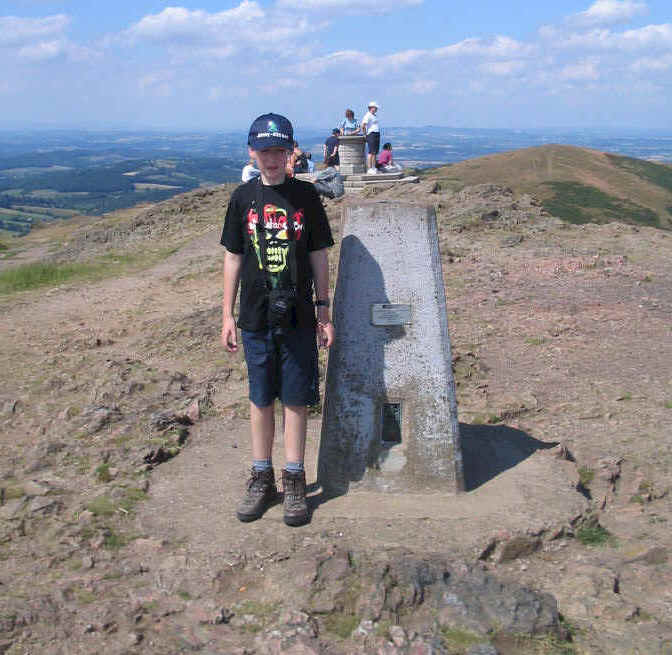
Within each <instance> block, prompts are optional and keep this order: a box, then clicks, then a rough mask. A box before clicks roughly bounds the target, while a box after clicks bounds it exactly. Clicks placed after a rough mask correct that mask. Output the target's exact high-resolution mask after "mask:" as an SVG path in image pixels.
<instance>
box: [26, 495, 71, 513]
mask: <svg viewBox="0 0 672 655" xmlns="http://www.w3.org/2000/svg"><path fill="white" fill-rule="evenodd" d="M63 508H64V504H63V503H62V502H61V501H60V500H59V499H58V498H53V497H42V496H38V497H36V498H33V500H32V501H31V503H30V506H29V507H28V511H29V512H30V513H31V514H58V513H59V512H61V511H62V510H63Z"/></svg>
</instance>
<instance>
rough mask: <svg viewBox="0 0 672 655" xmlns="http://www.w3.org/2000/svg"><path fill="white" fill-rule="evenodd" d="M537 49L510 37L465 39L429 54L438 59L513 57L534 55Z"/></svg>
mask: <svg viewBox="0 0 672 655" xmlns="http://www.w3.org/2000/svg"><path fill="white" fill-rule="evenodd" d="M534 49H535V47H534V46H533V45H531V44H527V43H521V42H520V41H516V40H515V39H511V38H509V37H508V36H496V37H494V38H492V39H475V38H471V39H464V40H463V41H460V42H459V43H455V44H453V45H449V46H444V47H441V48H435V49H434V50H431V51H429V52H431V53H433V55H434V56H437V57H444V56H445V57H453V56H459V55H474V56H486V57H512V56H525V55H529V54H532V52H533V51H534Z"/></svg>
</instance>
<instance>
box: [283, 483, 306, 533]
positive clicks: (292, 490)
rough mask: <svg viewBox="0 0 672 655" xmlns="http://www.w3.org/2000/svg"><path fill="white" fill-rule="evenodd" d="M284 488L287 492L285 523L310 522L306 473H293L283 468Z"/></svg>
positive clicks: (298, 523)
mask: <svg viewBox="0 0 672 655" xmlns="http://www.w3.org/2000/svg"><path fill="white" fill-rule="evenodd" d="M282 488H283V489H284V492H285V501H284V510H285V523H286V524H287V525H291V526H297V525H303V524H304V523H308V520H309V518H310V515H309V514H308V503H307V502H306V473H305V471H301V472H300V473H291V472H290V471H285V470H283V472H282Z"/></svg>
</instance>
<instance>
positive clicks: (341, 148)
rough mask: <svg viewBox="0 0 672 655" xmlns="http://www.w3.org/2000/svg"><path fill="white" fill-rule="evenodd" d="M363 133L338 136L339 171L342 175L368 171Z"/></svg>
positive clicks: (359, 173)
mask: <svg viewBox="0 0 672 655" xmlns="http://www.w3.org/2000/svg"><path fill="white" fill-rule="evenodd" d="M365 145H366V139H365V138H364V136H362V135H361V134H353V135H349V136H339V137H338V158H339V160H340V165H339V172H340V173H341V175H361V174H362V173H365V172H366V165H365V161H364V160H365V156H364V146H365Z"/></svg>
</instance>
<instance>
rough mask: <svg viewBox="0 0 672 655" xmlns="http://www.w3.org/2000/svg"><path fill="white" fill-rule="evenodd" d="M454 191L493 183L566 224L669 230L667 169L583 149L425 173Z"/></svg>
mask: <svg viewBox="0 0 672 655" xmlns="http://www.w3.org/2000/svg"><path fill="white" fill-rule="evenodd" d="M425 177H428V178H430V179H431V178H435V179H437V180H440V181H442V182H443V183H444V184H447V185H450V186H452V187H454V188H461V187H462V186H467V185H472V184H483V183H494V184H500V185H504V186H508V187H511V188H512V189H513V190H514V192H515V193H529V194H532V195H534V196H536V197H537V198H538V199H539V200H540V201H541V202H542V203H543V205H544V207H545V208H546V209H547V210H548V211H549V212H550V213H551V214H553V215H554V216H557V217H558V218H561V219H563V220H566V221H569V222H571V223H608V222H612V221H620V222H624V223H631V224H638V225H648V226H652V227H659V228H663V229H666V230H669V229H672V166H669V165H666V164H657V163H653V162H649V161H646V160H643V159H634V158H632V157H623V156H621V155H614V154H609V153H605V152H599V151H597V150H590V149H588V148H578V147H575V146H566V145H555V144H552V145H545V146H537V147H532V148H524V149H521V150H514V151H511V152H504V153H499V154H495V155H487V156H484V157H478V158H476V159H469V160H465V161H462V162H458V163H455V164H451V165H448V166H441V167H439V168H435V169H432V170H431V171H427V172H426V173H425Z"/></svg>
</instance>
